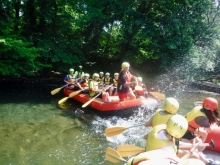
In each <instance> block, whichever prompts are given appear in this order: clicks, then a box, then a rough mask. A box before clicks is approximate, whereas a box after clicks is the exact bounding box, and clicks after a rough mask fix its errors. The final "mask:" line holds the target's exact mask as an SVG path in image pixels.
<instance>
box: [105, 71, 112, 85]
mask: <svg viewBox="0 0 220 165" xmlns="http://www.w3.org/2000/svg"><path fill="white" fill-rule="evenodd" d="M112 83H113V82H112V79H111V77H110V73H108V72H106V73H105V77H104V78H103V84H104V85H105V86H108V85H111V84H112Z"/></svg>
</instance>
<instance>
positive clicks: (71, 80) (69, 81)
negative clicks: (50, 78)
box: [64, 68, 75, 89]
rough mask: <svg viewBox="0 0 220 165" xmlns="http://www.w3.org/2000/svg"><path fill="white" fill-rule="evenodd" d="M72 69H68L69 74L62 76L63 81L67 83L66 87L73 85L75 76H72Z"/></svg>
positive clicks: (72, 86) (71, 87)
mask: <svg viewBox="0 0 220 165" xmlns="http://www.w3.org/2000/svg"><path fill="white" fill-rule="evenodd" d="M73 73H74V69H72V68H71V69H70V70H69V74H68V75H66V76H65V78H64V82H65V83H67V84H68V87H69V88H70V89H73V88H74V87H75V86H74V82H75V77H74V74H73Z"/></svg>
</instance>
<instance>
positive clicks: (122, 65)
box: [121, 62, 130, 69]
mask: <svg viewBox="0 0 220 165" xmlns="http://www.w3.org/2000/svg"><path fill="white" fill-rule="evenodd" d="M126 67H130V64H129V63H128V62H123V63H122V64H121V68H122V69H124V68H126Z"/></svg>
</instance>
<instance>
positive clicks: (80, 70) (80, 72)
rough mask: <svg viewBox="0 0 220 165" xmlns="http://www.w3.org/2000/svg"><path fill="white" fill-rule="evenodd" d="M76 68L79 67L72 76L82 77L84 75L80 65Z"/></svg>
mask: <svg viewBox="0 0 220 165" xmlns="http://www.w3.org/2000/svg"><path fill="white" fill-rule="evenodd" d="M78 69H79V70H78V71H75V73H74V77H75V79H82V78H83V77H84V72H83V71H82V66H81V65H79V67H78Z"/></svg>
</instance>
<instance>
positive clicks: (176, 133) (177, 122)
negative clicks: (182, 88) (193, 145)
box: [166, 114, 188, 139]
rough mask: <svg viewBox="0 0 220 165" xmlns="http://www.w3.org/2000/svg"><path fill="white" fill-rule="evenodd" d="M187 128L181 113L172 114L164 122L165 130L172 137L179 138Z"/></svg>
mask: <svg viewBox="0 0 220 165" xmlns="http://www.w3.org/2000/svg"><path fill="white" fill-rule="evenodd" d="M187 129H188V122H187V120H186V118H185V117H184V116H182V115H178V114H175V115H173V116H172V117H171V118H170V119H169V120H168V121H167V124H166V130H167V132H168V133H169V134H170V135H171V136H173V137H174V138H177V139H179V138H181V137H182V136H183V135H184V134H185V133H186V131H187Z"/></svg>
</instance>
